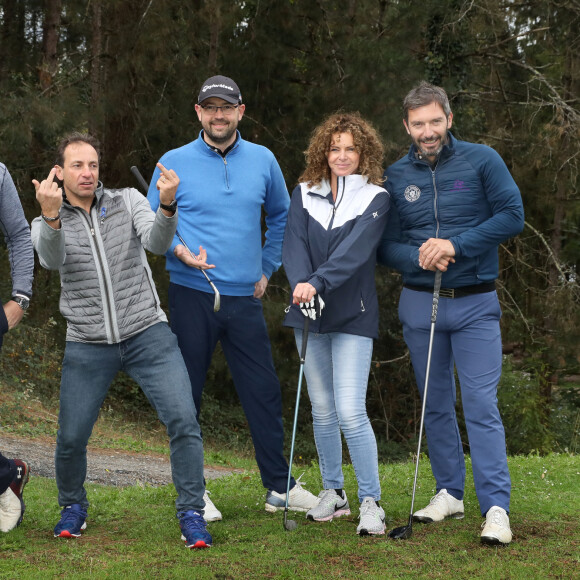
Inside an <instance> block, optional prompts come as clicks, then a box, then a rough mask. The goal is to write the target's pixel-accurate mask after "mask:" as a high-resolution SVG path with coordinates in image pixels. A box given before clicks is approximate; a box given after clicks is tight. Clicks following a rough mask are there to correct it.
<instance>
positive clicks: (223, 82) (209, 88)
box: [197, 75, 242, 105]
mask: <svg viewBox="0 0 580 580" xmlns="http://www.w3.org/2000/svg"><path fill="white" fill-rule="evenodd" d="M210 97H219V98H220V99H223V100H224V101H227V102H228V103H232V104H234V105H235V104H238V105H241V104H242V93H240V89H239V88H238V85H236V83H235V82H234V81H233V80H232V79H230V78H228V77H224V76H221V75H217V76H215V77H210V78H209V79H207V81H205V82H204V83H203V85H202V87H201V90H200V91H199V96H198V97H197V102H198V103H201V102H203V101H205V99H209V98H210Z"/></svg>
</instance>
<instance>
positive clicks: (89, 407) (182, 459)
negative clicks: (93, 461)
mask: <svg viewBox="0 0 580 580" xmlns="http://www.w3.org/2000/svg"><path fill="white" fill-rule="evenodd" d="M120 370H124V371H125V372H126V373H127V374H128V375H130V376H131V377H132V378H133V379H134V380H135V381H136V382H137V383H139V386H140V387H141V388H142V389H143V392H144V393H145V395H147V398H148V399H149V402H150V403H151V404H152V405H153V407H154V408H155V410H156V411H157V414H158V416H159V419H160V421H161V422H162V423H163V424H164V425H165V426H166V428H167V433H168V435H169V448H170V451H171V475H172V478H173V483H174V484H175V489H176V490H177V502H176V507H177V511H182V510H191V509H193V510H197V511H200V512H202V513H203V506H204V501H203V494H204V491H205V488H204V483H203V446H202V441H201V434H200V432H199V425H198V423H197V420H196V418H195V407H194V405H193V399H192V396H191V388H190V385H189V380H188V376H187V370H186V369H185V365H184V363H183V357H182V356H181V353H180V352H179V348H178V346H177V339H176V338H175V335H174V334H173V333H172V332H171V330H170V329H169V327H168V326H167V324H166V323H165V322H160V323H158V324H154V325H153V326H150V327H149V328H147V329H145V330H144V331H143V332H140V333H139V334H136V335H135V336H132V337H131V338H128V339H127V340H124V341H122V342H120V343H118V344H86V343H82V342H71V341H69V342H67V343H66V349H65V354H64V360H63V364H62V379H61V387H60V412H59V431H58V435H57V440H56V453H55V467H56V484H57V487H58V502H59V504H60V505H61V506H66V505H70V504H73V503H79V504H81V505H82V506H83V507H85V508H86V507H87V506H88V501H87V494H86V491H85V488H84V481H85V477H86V473H87V443H88V441H89V437H90V436H91V432H92V430H93V426H94V424H95V421H96V420H97V417H98V415H99V410H100V408H101V405H102V404H103V401H104V399H105V396H106V395H107V392H108V390H109V386H110V384H111V381H112V380H113V378H114V376H115V375H116V374H117V372H118V371H120Z"/></svg>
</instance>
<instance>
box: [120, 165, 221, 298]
mask: <svg viewBox="0 0 580 580" xmlns="http://www.w3.org/2000/svg"><path fill="white" fill-rule="evenodd" d="M131 172H132V173H133V175H134V176H135V177H136V178H137V181H138V182H139V185H141V187H142V188H143V189H144V190H145V193H147V191H148V190H149V185H148V184H147V182H146V181H145V178H144V177H143V175H142V174H141V172H140V171H139V168H138V167H137V166H136V165H133V166H132V167H131ZM177 237H178V239H179V241H180V242H181V243H182V244H183V246H184V247H185V249H186V250H187V251H188V252H189V253H190V255H191V256H192V257H193V258H195V254H194V253H193V252H192V251H191V250H190V249H189V248H188V246H187V244H186V243H185V241H184V240H183V238H182V237H181V236H180V235H179V232H177ZM198 269H199V270H201V272H202V274H203V275H204V276H205V279H206V280H207V281H208V283H209V285H210V286H211V289H212V290H213V291H214V293H215V294H216V295H217V296H219V291H218V289H217V288H216V285H215V284H214V283H213V282H212V281H211V278H210V277H209V276H208V275H207V272H206V271H205V270H204V269H202V268H198Z"/></svg>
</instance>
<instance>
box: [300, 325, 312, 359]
mask: <svg viewBox="0 0 580 580" xmlns="http://www.w3.org/2000/svg"><path fill="white" fill-rule="evenodd" d="M309 327H310V318H308V316H307V317H306V318H305V319H304V329H303V330H302V348H301V350H300V362H301V363H304V360H305V359H306V345H307V344H308V329H309Z"/></svg>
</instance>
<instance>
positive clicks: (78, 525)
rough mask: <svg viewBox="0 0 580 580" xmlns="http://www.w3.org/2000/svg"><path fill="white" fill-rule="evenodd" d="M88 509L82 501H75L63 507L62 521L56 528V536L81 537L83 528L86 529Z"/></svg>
mask: <svg viewBox="0 0 580 580" xmlns="http://www.w3.org/2000/svg"><path fill="white" fill-rule="evenodd" d="M86 517H87V511H86V510H85V509H83V507H82V506H81V504H80V503H73V504H72V505H67V506H65V507H64V508H62V511H61V512H60V522H58V524H56V526H55V528H54V537H55V538H80V537H81V530H84V529H86V527H87V524H86V522H85V519H86Z"/></svg>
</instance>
